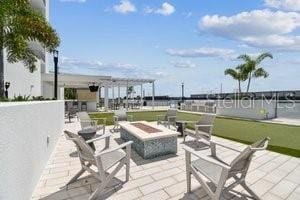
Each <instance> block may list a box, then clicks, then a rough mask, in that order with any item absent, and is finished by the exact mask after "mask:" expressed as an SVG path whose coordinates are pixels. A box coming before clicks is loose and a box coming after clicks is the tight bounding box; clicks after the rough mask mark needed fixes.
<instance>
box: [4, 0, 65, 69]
mask: <svg viewBox="0 0 300 200" xmlns="http://www.w3.org/2000/svg"><path fill="white" fill-rule="evenodd" d="M0 30H3V31H2V32H1V40H0V48H2V49H4V48H6V49H7V52H8V61H9V62H18V61H21V62H23V63H24V65H25V67H27V68H28V69H29V71H30V72H33V71H34V70H35V69H36V66H35V63H36V61H37V55H35V53H34V51H32V50H31V49H30V48H29V47H28V41H37V42H39V43H41V45H42V46H43V47H45V48H46V50H47V51H48V52H51V51H53V50H54V49H56V48H57V47H58V46H59V44H60V40H59V37H58V35H57V33H56V31H55V30H54V29H53V28H52V27H51V26H50V24H49V23H48V22H47V20H46V19H45V17H44V16H43V15H42V14H41V13H40V12H38V11H36V10H34V9H33V8H32V7H31V5H30V1H28V0H5V1H0Z"/></svg>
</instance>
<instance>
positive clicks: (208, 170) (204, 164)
mask: <svg viewBox="0 0 300 200" xmlns="http://www.w3.org/2000/svg"><path fill="white" fill-rule="evenodd" d="M211 159H213V158H211ZM191 166H192V167H193V168H195V169H196V170H197V171H198V172H200V173H201V174H203V175H204V176H205V177H206V178H208V179H209V180H210V181H212V182H213V183H214V184H218V183H219V180H220V177H221V174H222V167H220V166H218V165H216V164H213V163H211V162H208V161H206V160H203V159H201V158H200V159H197V160H194V161H192V162H191Z"/></svg>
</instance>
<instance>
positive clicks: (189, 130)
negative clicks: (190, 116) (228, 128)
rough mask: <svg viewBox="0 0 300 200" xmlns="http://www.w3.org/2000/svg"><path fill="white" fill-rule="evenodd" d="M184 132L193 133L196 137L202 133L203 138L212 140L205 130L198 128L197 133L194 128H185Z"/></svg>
mask: <svg viewBox="0 0 300 200" xmlns="http://www.w3.org/2000/svg"><path fill="white" fill-rule="evenodd" d="M184 132H185V133H186V134H188V135H191V136H193V137H196V138H197V134H199V135H201V138H204V139H206V140H210V137H209V136H208V134H207V133H205V132H203V131H199V130H198V132H197V134H196V131H194V130H191V129H185V130H184ZM201 138H200V137H199V139H201Z"/></svg>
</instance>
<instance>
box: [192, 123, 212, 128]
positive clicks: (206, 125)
mask: <svg viewBox="0 0 300 200" xmlns="http://www.w3.org/2000/svg"><path fill="white" fill-rule="evenodd" d="M212 126H213V125H211V124H195V128H197V127H212Z"/></svg>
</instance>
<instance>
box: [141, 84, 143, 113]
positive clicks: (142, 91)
mask: <svg viewBox="0 0 300 200" xmlns="http://www.w3.org/2000/svg"><path fill="white" fill-rule="evenodd" d="M142 107H143V84H141V109H142Z"/></svg>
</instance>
